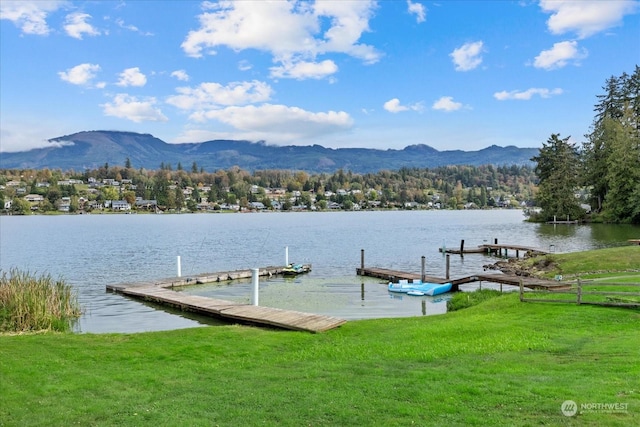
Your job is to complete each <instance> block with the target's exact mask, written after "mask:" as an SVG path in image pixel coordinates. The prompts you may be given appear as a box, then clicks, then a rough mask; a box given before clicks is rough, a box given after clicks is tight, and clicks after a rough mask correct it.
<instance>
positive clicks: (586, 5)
mask: <svg viewBox="0 0 640 427" xmlns="http://www.w3.org/2000/svg"><path fill="white" fill-rule="evenodd" d="M540 8H541V9H542V10H543V12H546V13H551V14H552V15H551V17H550V18H549V19H548V20H547V26H548V28H549V31H551V33H552V34H564V33H567V32H575V33H576V34H577V35H578V37H579V38H586V37H589V36H592V35H594V34H596V33H599V32H601V31H604V30H606V29H608V28H612V27H615V26H618V25H620V24H621V23H622V19H623V18H624V16H625V15H627V14H633V13H635V12H636V11H637V10H638V9H639V8H640V3H638V2H637V1H628V0H622V1H621V0H607V1H576V0H541V1H540Z"/></svg>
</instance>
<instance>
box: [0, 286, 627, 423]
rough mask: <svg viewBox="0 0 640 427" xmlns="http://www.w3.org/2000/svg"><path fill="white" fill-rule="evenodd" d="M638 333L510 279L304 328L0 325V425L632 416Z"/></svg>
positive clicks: (615, 314) (620, 314)
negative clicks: (496, 291)
mask: <svg viewBox="0 0 640 427" xmlns="http://www.w3.org/2000/svg"><path fill="white" fill-rule="evenodd" d="M638 342H640V311H639V310H630V309H620V308H606V307H595V306H576V305H572V304H571V305H570V304H552V303H520V302H519V301H518V296H517V295H515V294H508V295H503V296H500V297H497V298H494V299H491V300H488V301H485V302H483V303H481V304H479V305H477V306H474V307H471V308H467V309H464V310H460V311H456V312H453V313H448V314H446V315H441V316H427V317H414V318H403V319H381V320H366V321H353V322H349V323H347V324H346V325H344V326H342V327H340V328H339V329H336V330H332V331H329V332H326V333H323V334H317V335H313V334H308V333H302V332H291V331H278V330H267V329H260V328H253V327H246V326H222V327H203V328H195V329H189V330H179V331H170V332H154V333H142V334H126V335H123V334H105V335H72V334H43V335H21V336H0V378H2V381H0V396H2V399H1V400H0V425H7V426H9V425H43V426H45V425H46V426H52V425H53V426H57V425H61V426H62V425H64V426H67V425H74V424H76V425H100V426H102V425H136V426H141V425H142V426H144V425H154V426H156V425H192V426H198V425H202V426H211V425H220V426H236V425H250V426H253V425H268V426H276V425H277V426H280V425H284V426H289V425H290V426H301V425H304V426H336V425H345V426H362V425H367V426H395V425H397V426H404V425H421V426H428V425H434V426H442V425H446V426H455V425H461V426H462V425H477V426H486V425H508V426H528V425H553V426H556V425H573V426H585V425H587V426H590V425H591V426H603V425H607V426H629V425H639V424H640V386H639V385H640V351H638ZM566 400H573V401H575V402H576V403H577V405H578V414H577V415H575V416H573V417H566V416H564V415H563V414H562V413H561V405H562V403H563V402H564V401H566ZM605 404H607V405H612V404H614V405H617V406H615V407H614V408H615V409H610V408H612V407H611V406H609V407H608V408H609V409H606V408H605V407H603V406H598V405H605ZM582 405H585V406H582ZM594 405H595V406H594ZM598 408H599V409H598Z"/></svg>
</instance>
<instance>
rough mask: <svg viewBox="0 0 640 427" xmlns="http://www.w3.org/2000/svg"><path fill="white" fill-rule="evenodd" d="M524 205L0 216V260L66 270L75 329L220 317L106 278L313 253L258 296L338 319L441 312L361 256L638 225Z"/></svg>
mask: <svg viewBox="0 0 640 427" xmlns="http://www.w3.org/2000/svg"><path fill="white" fill-rule="evenodd" d="M523 219H524V217H523V215H522V212H521V211H519V210H491V211H367V212H317V213H259V214H181V215H167V214H165V215H60V216H3V217H0V269H1V270H3V271H8V270H9V269H11V268H14V267H17V268H19V269H21V270H26V271H29V272H31V273H35V274H50V275H51V276H52V277H54V278H63V279H64V280H66V281H67V282H68V283H70V284H71V285H72V286H74V288H76V289H77V291H78V296H79V300H80V303H81V305H82V307H83V309H84V315H83V316H82V317H81V318H80V320H79V321H78V323H77V325H76V327H75V329H76V330H77V331H78V332H90V333H100V332H139V331H152V330H166V329H178V328H186V327H194V326H200V325H203V324H215V323H216V321H215V320H212V319H208V318H202V317H198V316H194V315H190V314H186V313H182V312H179V311H171V310H168V309H166V308H160V307H157V306H154V305H151V304H146V303H143V302H140V301H138V300H133V299H130V298H127V297H123V296H121V295H117V294H113V293H108V292H106V290H105V286H106V285H107V284H115V283H121V282H136V281H145V280H154V279H162V278H167V277H174V276H176V271H177V268H176V258H177V256H180V257H181V264H182V275H183V276H185V277H188V276H190V275H197V274H202V273H211V272H217V271H225V270H235V269H248V268H256V267H265V266H270V265H283V264H284V262H285V247H288V251H289V260H290V261H291V262H296V263H309V264H312V265H313V271H312V272H311V273H309V274H306V275H303V276H298V277H296V278H273V279H271V280H261V282H260V304H261V305H264V306H271V307H278V308H287V309H293V310H300V311H307V312H312V313H319V314H328V315H333V316H338V317H342V318H345V319H364V318H374V317H401V316H419V315H429V314H438V313H444V312H445V311H446V304H445V301H444V299H443V298H437V297H436V298H429V297H407V296H403V297H399V296H394V295H390V294H389V292H388V291H387V290H386V285H385V284H383V283H381V282H380V281H379V280H378V279H372V278H361V277H358V276H356V274H355V269H356V267H359V266H360V250H361V249H364V250H365V264H366V265H367V266H378V267H384V268H392V269H398V270H406V271H413V272H416V273H419V272H420V268H421V257H422V256H425V257H426V261H427V262H426V272H427V274H428V275H433V276H441V277H443V276H444V272H445V258H444V257H443V256H442V255H441V254H440V253H439V252H438V248H440V247H442V246H443V245H444V246H447V247H459V245H460V240H461V239H464V240H465V247H474V246H477V245H480V244H482V243H488V242H493V240H494V239H498V240H499V242H501V243H512V244H519V245H529V246H536V247H539V248H542V249H546V250H553V251H556V252H572V251H577V250H585V249H591V248H601V247H608V246H616V245H622V244H626V241H627V239H630V238H637V237H638V236H639V235H640V227H637V226H635V227H634V226H622V225H618V226H614V225H603V224H594V225H588V226H587V225H571V226H567V225H556V226H554V225H547V224H530V223H526V222H524V221H523ZM495 260H496V259H495V258H490V257H487V256H485V255H478V254H469V255H466V256H465V257H464V258H463V257H460V256H455V255H453V256H451V275H452V277H459V276H464V275H469V274H473V273H478V272H481V271H482V266H483V265H485V264H489V263H493V262H495ZM249 282H250V281H238V282H230V283H223V284H211V285H200V286H194V287H190V288H187V289H185V290H184V292H189V293H194V294H198V295H205V296H213V297H216V298H222V299H228V300H234V301H240V302H247V303H248V302H249V300H250V283H249Z"/></svg>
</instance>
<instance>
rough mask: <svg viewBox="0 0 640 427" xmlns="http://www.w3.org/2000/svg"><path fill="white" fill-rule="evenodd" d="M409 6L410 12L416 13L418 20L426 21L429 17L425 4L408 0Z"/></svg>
mask: <svg viewBox="0 0 640 427" xmlns="http://www.w3.org/2000/svg"><path fill="white" fill-rule="evenodd" d="M407 7H408V8H409V13H413V14H415V15H416V21H418V22H424V21H425V20H426V19H427V8H425V7H424V5H423V4H420V3H412V2H411V0H407Z"/></svg>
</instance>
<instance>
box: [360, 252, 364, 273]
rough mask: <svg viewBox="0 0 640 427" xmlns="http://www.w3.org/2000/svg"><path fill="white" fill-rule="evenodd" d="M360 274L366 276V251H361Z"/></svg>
mask: <svg viewBox="0 0 640 427" xmlns="http://www.w3.org/2000/svg"><path fill="white" fill-rule="evenodd" d="M360 272H361V273H362V275H363V276H364V249H360Z"/></svg>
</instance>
